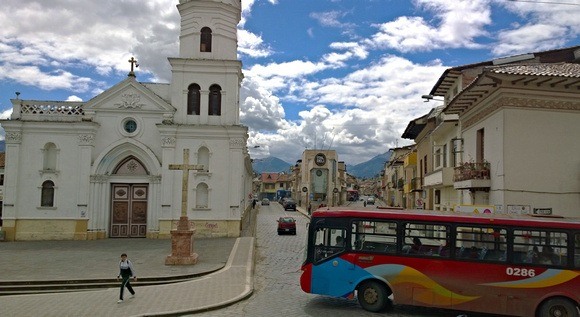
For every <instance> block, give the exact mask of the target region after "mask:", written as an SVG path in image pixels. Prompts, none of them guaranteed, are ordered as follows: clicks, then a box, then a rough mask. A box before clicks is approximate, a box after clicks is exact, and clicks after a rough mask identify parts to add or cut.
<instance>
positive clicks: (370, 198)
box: [367, 197, 375, 205]
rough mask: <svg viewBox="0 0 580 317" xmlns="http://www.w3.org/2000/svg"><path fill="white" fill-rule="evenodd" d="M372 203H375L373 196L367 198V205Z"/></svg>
mask: <svg viewBox="0 0 580 317" xmlns="http://www.w3.org/2000/svg"><path fill="white" fill-rule="evenodd" d="M374 204H375V198H374V197H369V198H367V205H374Z"/></svg>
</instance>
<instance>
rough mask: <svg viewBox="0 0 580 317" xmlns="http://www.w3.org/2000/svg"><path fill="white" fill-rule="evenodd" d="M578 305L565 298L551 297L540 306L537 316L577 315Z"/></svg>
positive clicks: (565, 316)
mask: <svg viewBox="0 0 580 317" xmlns="http://www.w3.org/2000/svg"><path fill="white" fill-rule="evenodd" d="M578 314H579V313H578V307H577V306H576V305H575V304H574V303H573V302H572V301H570V300H568V299H565V298H552V299H549V300H547V301H546V302H544V303H543V304H542V306H541V307H540V312H539V315H538V316H542V317H544V316H546V317H578Z"/></svg>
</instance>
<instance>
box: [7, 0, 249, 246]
mask: <svg viewBox="0 0 580 317" xmlns="http://www.w3.org/2000/svg"><path fill="white" fill-rule="evenodd" d="M177 8H178V10H179V13H180V16H181V34H180V49H179V57H173V58H169V62H170V64H171V69H172V80H171V83H169V84H159V83H142V82H139V81H137V78H136V76H135V73H134V71H133V66H134V65H136V61H135V60H134V59H133V58H132V59H131V60H130V61H129V62H130V63H131V72H130V73H129V76H128V77H127V78H126V79H125V80H123V81H121V82H119V83H118V84H116V85H115V86H113V87H111V88H109V89H108V90H106V91H104V92H103V93H101V94H99V95H98V96H96V97H94V98H92V99H91V100H89V101H86V102H66V101H41V100H24V99H20V98H17V99H13V100H12V105H13V113H12V116H11V118H10V119H8V120H3V121H2V122H1V125H2V127H3V128H4V130H5V132H6V167H5V182H4V201H3V203H4V205H3V213H2V220H3V222H2V231H4V233H5V238H6V240H9V241H12V240H72V239H76V240H84V239H102V238H116V237H123V238H141V237H147V238H169V237H170V231H171V230H172V229H175V226H176V223H177V221H178V219H179V217H180V215H181V207H182V202H181V198H182V189H183V188H185V187H186V188H187V194H188V195H187V197H188V199H187V202H186V213H187V215H188V217H189V219H190V221H191V222H193V224H194V228H195V229H196V237H200V236H202V237H224V236H229V237H235V236H238V235H239V233H240V228H241V224H242V220H243V218H244V217H245V216H246V212H247V210H249V208H251V199H250V198H249V196H248V193H251V191H252V167H251V163H250V159H249V155H248V151H247V147H246V142H247V138H248V133H247V128H246V127H245V126H242V125H241V124H240V122H239V111H240V109H239V90H240V83H241V80H242V79H243V74H242V70H241V68H242V65H241V62H240V61H239V60H237V55H236V54H237V33H236V26H237V24H238V22H239V21H240V17H241V3H240V1H239V0H230V1H223V0H222V1H219V0H215V1H212V0H181V1H179V4H178V5H177ZM185 152H188V153H189V156H188V157H187V159H188V162H189V163H190V164H195V165H197V167H196V169H195V170H192V171H189V173H190V174H189V180H188V182H187V184H182V180H183V177H182V176H183V171H180V170H172V169H170V168H169V166H170V165H171V164H182V163H184V159H185V158H184V153H185Z"/></svg>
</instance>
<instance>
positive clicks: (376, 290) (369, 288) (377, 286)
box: [357, 281, 389, 313]
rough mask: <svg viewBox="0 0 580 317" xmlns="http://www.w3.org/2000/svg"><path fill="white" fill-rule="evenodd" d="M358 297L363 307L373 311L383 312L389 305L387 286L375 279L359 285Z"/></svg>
mask: <svg viewBox="0 0 580 317" xmlns="http://www.w3.org/2000/svg"><path fill="white" fill-rule="evenodd" d="M357 297H358V302H359V304H360V305H361V306H362V308H364V309H365V310H368V311H371V312H375V313H376V312H381V311H383V310H385V309H386V308H387V306H388V305H389V292H388V290H387V288H386V287H385V286H384V285H383V284H381V283H378V282H375V281H369V282H365V283H363V284H362V285H361V286H359V288H358V292H357Z"/></svg>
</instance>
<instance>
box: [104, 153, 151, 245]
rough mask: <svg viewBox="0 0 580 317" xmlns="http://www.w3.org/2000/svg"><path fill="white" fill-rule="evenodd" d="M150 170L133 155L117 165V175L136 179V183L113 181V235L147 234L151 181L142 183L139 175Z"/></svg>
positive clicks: (117, 176) (121, 236)
mask: <svg viewBox="0 0 580 317" xmlns="http://www.w3.org/2000/svg"><path fill="white" fill-rule="evenodd" d="M148 174H149V173H148V172H147V170H146V169H145V167H144V165H143V164H142V163H141V162H140V161H139V160H138V159H137V158H135V157H133V156H130V157H128V158H126V159H125V160H123V161H122V162H120V163H119V164H118V165H117V167H116V168H115V170H114V176H115V178H116V179H119V180H131V179H134V181H135V183H133V182H117V183H115V182H112V183H111V230H110V236H111V238H144V237H146V235H147V206H148V196H149V195H148V192H149V184H147V183H145V184H144V183H139V181H140V180H139V178H140V177H138V176H140V175H148Z"/></svg>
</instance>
